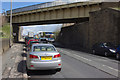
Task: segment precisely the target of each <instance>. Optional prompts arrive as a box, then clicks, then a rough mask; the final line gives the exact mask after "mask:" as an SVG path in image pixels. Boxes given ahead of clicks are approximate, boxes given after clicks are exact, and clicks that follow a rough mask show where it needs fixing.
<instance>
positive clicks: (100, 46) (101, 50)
mask: <svg viewBox="0 0 120 80" xmlns="http://www.w3.org/2000/svg"><path fill="white" fill-rule="evenodd" d="M103 52H104V45H103V44H102V43H101V44H99V46H98V53H99V54H102V53H103Z"/></svg>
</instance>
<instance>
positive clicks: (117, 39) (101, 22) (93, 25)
mask: <svg viewBox="0 0 120 80" xmlns="http://www.w3.org/2000/svg"><path fill="white" fill-rule="evenodd" d="M119 20H120V11H116V10H113V9H103V10H101V11H96V12H91V13H90V18H89V47H91V46H92V45H93V44H94V43H98V42H112V43H114V44H119V43H120V36H119V35H120V28H119V27H120V23H119Z"/></svg>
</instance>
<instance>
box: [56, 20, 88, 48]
mask: <svg viewBox="0 0 120 80" xmlns="http://www.w3.org/2000/svg"><path fill="white" fill-rule="evenodd" d="M88 25H89V23H88V22H83V23H79V24H76V25H74V26H69V27H64V28H62V29H61V32H60V34H59V36H58V38H57V41H58V42H60V43H62V44H64V45H71V46H79V47H83V48H86V45H88Z"/></svg>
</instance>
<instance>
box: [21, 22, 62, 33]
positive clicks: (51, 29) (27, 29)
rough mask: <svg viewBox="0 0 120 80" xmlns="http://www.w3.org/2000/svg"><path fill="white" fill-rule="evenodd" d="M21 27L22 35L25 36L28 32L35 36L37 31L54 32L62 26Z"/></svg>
mask: <svg viewBox="0 0 120 80" xmlns="http://www.w3.org/2000/svg"><path fill="white" fill-rule="evenodd" d="M22 27H23V34H22V35H27V34H28V32H34V34H37V32H38V31H45V32H46V31H48V32H55V31H56V30H60V29H61V27H62V24H49V25H34V26H22Z"/></svg>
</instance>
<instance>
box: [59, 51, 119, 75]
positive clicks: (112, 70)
mask: <svg viewBox="0 0 120 80" xmlns="http://www.w3.org/2000/svg"><path fill="white" fill-rule="evenodd" d="M59 51H61V52H64V53H63V54H66V55H68V56H71V57H73V58H75V59H78V60H80V61H82V62H84V63H86V64H89V65H91V66H94V67H96V68H97V69H100V70H102V71H104V72H107V73H109V74H111V75H113V76H116V77H118V72H120V71H119V70H117V69H115V68H112V67H110V66H107V65H103V64H99V63H97V62H95V61H92V60H90V59H87V58H85V57H82V56H79V55H76V54H71V53H70V52H68V51H63V50H59ZM78 57H79V58H78ZM80 58H81V59H80ZM88 61H91V62H90V63H89V62H88ZM102 66H103V67H102Z"/></svg>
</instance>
